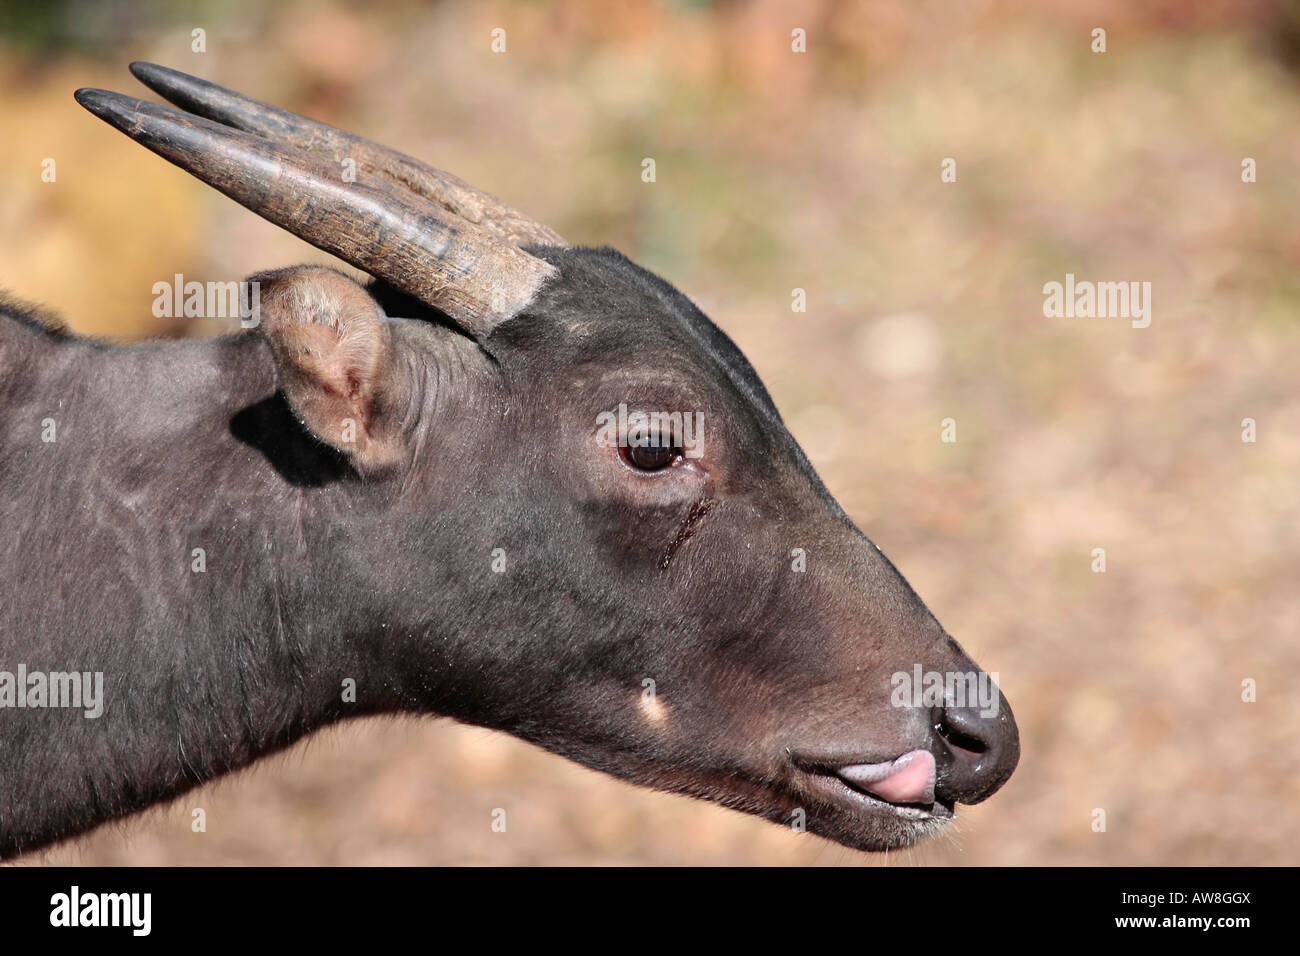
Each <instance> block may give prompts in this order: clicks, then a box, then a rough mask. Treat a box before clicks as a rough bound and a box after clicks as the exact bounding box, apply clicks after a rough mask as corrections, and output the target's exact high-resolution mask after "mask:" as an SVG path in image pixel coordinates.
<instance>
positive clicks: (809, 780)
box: [794, 750, 954, 825]
mask: <svg viewBox="0 0 1300 956" xmlns="http://www.w3.org/2000/svg"><path fill="white" fill-rule="evenodd" d="M794 767H795V770H796V772H797V773H798V775H799V777H801V778H802V780H801V782H802V783H803V784H804V785H805V786H806V787H807V789H808V790H809V791H810V792H812V793H815V794H817V795H818V796H820V797H821V798H822V799H824V800H826V801H827V802H829V803H831V804H832V805H833V806H834V807H835V808H837V809H840V810H843V811H847V812H850V813H853V814H867V815H870V816H874V817H882V816H883V817H886V818H890V817H892V818H894V819H896V820H899V821H909V822H915V823H917V824H931V825H933V824H942V823H945V822H947V821H948V820H950V819H952V818H953V816H954V808H953V804H951V803H949V802H947V801H945V800H941V799H939V798H938V797H936V796H935V790H934V785H935V777H936V766H935V760H934V756H933V755H932V754H931V753H930V752H929V751H928V750H911V751H908V752H907V753H905V754H902V755H900V756H898V757H895V758H893V759H892V760H884V761H880V762H876V763H854V762H851V761H844V762H840V761H827V760H814V761H810V760H804V759H800V758H798V757H796V758H794Z"/></svg>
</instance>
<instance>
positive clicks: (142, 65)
mask: <svg viewBox="0 0 1300 956" xmlns="http://www.w3.org/2000/svg"><path fill="white" fill-rule="evenodd" d="M127 69H129V70H130V71H131V75H132V76H134V77H135V78H136V79H137V80H139V81H140V82H141V83H143V84H144V85H145V86H147V87H149V89H151V90H153V89H156V88H157V86H159V85H164V84H167V83H170V82H175V81H176V80H192V79H194V77H192V76H190V75H189V74H188V73H182V72H181V71H180V70H173V69H172V68H171V67H169V66H160V65H159V64H157V63H147V62H145V61H144V60H135V61H134V62H132V63H131V64H130V65H129V66H128V67H127Z"/></svg>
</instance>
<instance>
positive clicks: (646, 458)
mask: <svg viewBox="0 0 1300 956" xmlns="http://www.w3.org/2000/svg"><path fill="white" fill-rule="evenodd" d="M618 453H619V454H620V455H622V456H623V460H624V461H625V462H627V463H628V464H629V465H631V466H632V467H633V468H636V469H637V470H638V471H663V470H664V469H665V468H667V467H669V466H670V465H675V464H676V463H677V462H679V461H681V460H682V450H681V448H679V447H677V446H676V445H641V446H636V445H624V446H623V447H621V448H619V450H618Z"/></svg>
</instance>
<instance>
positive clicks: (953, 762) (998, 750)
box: [933, 691, 1020, 803]
mask: <svg viewBox="0 0 1300 956" xmlns="http://www.w3.org/2000/svg"><path fill="white" fill-rule="evenodd" d="M992 710H993V708H989V709H987V710H981V708H979V707H943V708H939V709H938V710H936V711H934V715H933V716H934V730H935V734H936V736H937V740H936V746H935V748H934V756H935V762H936V764H937V768H936V769H937V774H936V777H937V779H936V780H935V788H934V792H935V796H936V797H937V798H938V799H940V800H942V801H943V802H945V803H979V802H980V801H981V800H985V799H987V798H988V797H990V796H992V795H993V793H994V792H996V791H997V789H998V788H999V787H1001V786H1002V785H1003V784H1004V783H1006V782H1007V779H1008V778H1009V777H1010V776H1011V772H1012V771H1013V770H1015V769H1016V763H1017V762H1018V761H1019V760H1020V731H1019V730H1017V729H1016V718H1015V717H1013V716H1012V714H1011V708H1010V707H1009V706H1008V705H1007V699H1006V698H1005V697H1003V696H1002V693H1001V692H1000V691H999V692H998V700H997V705H996V713H990V711H992Z"/></svg>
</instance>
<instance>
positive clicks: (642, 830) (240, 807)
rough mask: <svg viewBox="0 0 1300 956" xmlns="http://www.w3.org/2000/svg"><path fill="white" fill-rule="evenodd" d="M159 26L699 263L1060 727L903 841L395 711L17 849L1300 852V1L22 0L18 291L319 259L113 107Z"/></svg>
mask: <svg viewBox="0 0 1300 956" xmlns="http://www.w3.org/2000/svg"><path fill="white" fill-rule="evenodd" d="M1097 27H1101V28H1104V29H1105V30H1106V52H1105V53H1094V52H1092V46H1093V37H1092V31H1093V29H1094V28H1097ZM496 28H502V29H504V30H505V40H506V51H505V52H504V53H494V52H493V51H492V49H491V41H492V31H493V30H494V29H496ZM196 29H200V30H203V31H204V33H203V41H204V47H205V49H204V52H195V51H194V49H193V45H194V43H195V39H194V36H195V35H194V32H193V31H195V30H196ZM794 29H802V30H804V31H806V37H807V40H806V45H807V52H805V53H795V52H793V51H792V49H791V43H792V40H791V32H792V30H794ZM132 59H144V60H151V61H155V62H158V63H162V64H165V65H168V66H173V67H176V68H178V69H181V70H184V71H186V72H190V73H194V74H197V75H199V76H202V77H205V78H208V79H212V80H215V81H216V82H218V83H222V84H224V85H227V86H231V87H234V88H236V89H238V90H241V91H243V92H246V93H249V94H251V95H253V96H256V97H257V98H259V99H265V100H269V101H271V102H273V103H276V104H278V105H281V106H285V107H288V108H290V109H293V110H295V111H298V112H301V113H305V114H307V115H309V116H312V117H314V118H317V119H322V120H325V121H327V122H329V123H332V124H334V125H337V126H342V127H345V128H347V129H350V130H353V131H355V132H358V133H361V134H363V135H365V136H367V137H370V138H373V139H376V140H379V141H381V142H384V143H386V144H389V145H392V146H395V147H397V148H400V149H402V150H404V151H406V152H409V153H411V154H413V155H415V156H418V157H421V158H423V159H425V160H427V161H429V162H431V163H433V164H434V165H437V166H441V167H443V168H446V169H449V170H451V171H453V172H456V173H457V174H459V175H460V176H462V177H464V178H466V179H468V180H470V181H471V182H473V183H474V184H475V185H477V186H480V187H482V188H484V189H487V190H490V191H492V192H495V193H498V194H499V195H501V196H502V197H503V198H505V199H506V200H507V201H508V202H510V203H512V204H514V205H517V206H519V207H521V208H522V209H525V210H526V211H528V212H529V213H531V214H533V215H534V216H536V217H537V218H539V219H542V220H544V221H547V222H549V223H550V224H551V225H553V226H555V227H556V228H557V229H558V230H559V231H560V232H561V233H562V234H563V235H565V236H566V237H568V238H569V239H570V240H571V241H575V242H580V243H584V244H593V245H599V244H609V245H613V246H615V247H617V248H619V249H621V250H622V251H623V252H625V253H627V254H628V255H629V256H631V257H632V258H634V259H636V260H637V261H639V262H640V263H641V264H642V265H644V266H646V267H648V268H650V269H652V270H654V271H656V272H658V273H660V274H662V275H663V276H664V277H666V278H667V279H668V280H669V281H671V282H673V283H674V284H675V285H677V286H678V287H679V288H681V289H682V290H683V291H684V292H686V293H687V294H688V295H690V296H691V297H692V298H694V299H695V300H696V301H697V302H699V303H700V304H701V306H702V307H703V308H704V309H705V310H706V311H707V312H709V313H710V315H711V316H712V317H713V318H714V320H715V321H717V322H718V324H719V325H720V326H721V327H722V328H723V329H725V330H726V331H727V332H728V333H729V334H730V335H731V336H732V337H733V338H734V339H735V340H736V341H737V343H738V344H739V345H740V347H741V348H742V349H743V350H744V351H745V352H746V354H747V355H748V356H749V358H750V359H751V360H752V361H753V363H754V365H755V366H756V368H757V369H758V371H759V373H760V375H762V377H763V378H764V379H765V381H766V382H767V384H768V386H769V388H770V390H771V392H772V394H773V397H774V399H775V401H776V403H777V405H778V407H779V408H780V409H781V410H782V412H783V414H784V415H785V416H786V419H787V422H788V424H789V425H790V428H791V430H792V432H793V433H794V434H795V436H796V437H797V438H798V439H799V441H800V442H801V443H802V444H803V445H804V447H805V448H806V449H807V451H808V453H809V455H810V457H811V458H812V460H813V462H814V464H815V465H816V467H817V468H818V470H819V471H820V473H821V474H822V476H823V477H824V479H825V480H826V483H827V485H828V486H829V487H830V489H831V491H832V492H833V493H834V494H835V495H836V496H837V497H838V498H839V500H840V502H841V503H842V504H843V505H844V507H845V508H846V509H847V510H848V512H849V513H850V514H851V515H852V516H853V518H854V519H855V520H856V521H857V522H858V524H859V525H860V526H861V527H862V528H863V529H864V530H865V531H866V532H867V533H868V534H869V535H871V536H872V538H873V539H874V540H875V541H876V543H877V544H879V545H880V546H881V548H883V549H884V551H885V552H886V553H887V554H888V555H889V556H890V557H891V558H892V559H893V561H894V562H895V564H897V566H898V567H899V568H900V570H901V571H902V572H903V573H904V574H905V575H906V576H907V577H908V579H909V580H910V581H911V583H912V584H913V585H914V586H915V587H916V589H917V591H918V592H919V593H920V594H921V596H922V597H923V598H924V599H925V601H926V602H927V603H928V604H929V606H930V607H931V608H932V609H933V610H934V612H935V613H936V614H937V615H938V617H939V619H940V620H941V621H942V622H943V623H944V625H945V626H946V627H947V628H948V630H949V631H950V632H951V633H952V634H953V635H955V636H956V637H957V638H958V640H959V641H961V643H962V644H963V646H964V647H965V648H966V649H967V650H968V651H969V652H970V653H971V654H972V655H973V656H974V657H975V659H976V660H977V661H979V662H980V664H981V665H983V666H984V667H985V668H986V669H988V670H990V671H996V672H998V673H999V674H1000V675H1001V685H1002V687H1003V689H1004V690H1005V692H1006V693H1007V695H1008V698H1009V699H1010V700H1011V702H1012V704H1013V706H1014V708H1015V713H1016V717H1017V719H1018V721H1019V724H1020V728H1021V733H1022V740H1023V757H1022V760H1021V765H1020V769H1019V770H1018V772H1017V773H1016V775H1015V776H1014V777H1013V778H1012V780H1011V782H1010V783H1009V784H1008V785H1007V787H1006V788H1005V789H1004V790H1003V791H1002V792H1001V793H999V794H998V795H997V796H996V797H995V798H993V799H992V800H991V801H989V802H988V803H987V804H984V805H981V806H978V807H974V808H971V809H969V810H966V811H963V812H962V813H961V818H960V821H959V823H958V824H957V825H956V826H955V827H954V828H951V829H952V832H951V833H950V834H949V835H947V836H945V837H943V838H941V839H939V840H937V841H935V842H933V843H931V844H928V845H925V846H922V847H919V848H916V849H912V850H906V851H900V852H897V853H892V854H889V855H887V856H867V855H863V854H858V853H854V852H851V851H849V850H845V849H842V848H840V847H838V846H835V845H832V844H829V843H827V842H825V841H822V840H820V839H818V838H817V837H814V836H810V835H796V834H794V833H791V832H789V831H787V830H786V829H783V828H781V827H777V826H773V825H771V824H768V823H764V822H762V821H760V820H757V819H753V818H749V817H745V816H741V815H739V814H735V813H731V812H729V811H725V810H722V809H719V808H717V807H714V806H710V805H707V804H704V803H698V802H694V801H691V800H688V799H685V798H681V797H674V796H666V795H661V794H655V793H650V792H647V791H643V790H638V789H634V788H632V787H630V786H627V785H624V784H621V783H618V782H615V781H613V780H610V779H606V778H604V777H602V776H599V775H597V774H595V773H593V772H590V771H586V770H583V769H580V768H578V767H576V766H574V765H572V764H570V763H567V762H565V761H563V760H561V759H560V758H557V757H552V756H550V755H547V754H545V753H542V752H540V751H538V750H535V749H533V748H531V747H529V746H527V745H525V744H522V743H519V742H516V741H514V740H512V739H509V738H506V737H504V736H500V735H497V734H493V733H489V732H487V731H482V730H478V729H473V728H465V727H459V726H455V725H452V724H450V723H448V722H445V721H434V720H416V719H403V720H372V721H363V722H357V723H353V724H349V725H347V726H344V727H340V728H335V729H331V730H328V731H326V732H324V733H321V734H319V735H317V736H316V737H314V738H312V739H310V740H309V741H307V742H306V743H304V744H301V745H299V746H297V747H295V748H294V749H293V750H291V751H290V752H289V753H288V754H287V755H284V756H279V757H275V758H272V759H271V760H269V761H267V762H264V763H262V764H260V765H258V766H256V767H254V768H253V769H251V770H248V771H245V772H243V773H241V774H238V775H237V776H235V777H233V778H229V779H226V780H223V781H220V782H218V783H216V784H214V785H210V786H208V787H205V788H203V789H202V790H199V791H197V792H195V793H193V794H190V795H188V796H186V797H184V798H182V799H181V800H180V801H178V802H177V803H176V804H174V805H172V806H171V807H169V808H166V809H163V810H157V811H153V812H151V813H148V814H146V815H144V816H143V817H139V818H136V819H133V820H131V821H129V822H127V823H124V824H121V825H117V826H112V827H109V828H106V829H103V830H101V831H99V832H97V833H95V834H93V835H91V836H89V837H88V838H85V839H82V840H79V841H76V842H74V843H72V844H70V845H66V846H62V847H58V848H56V849H54V850H51V851H48V852H46V853H43V854H39V855H36V856H32V857H28V858H26V859H25V860H24V861H23V862H24V863H40V862H52V863H84V864H98V863H104V864H124V863H131V864H135V863H139V864H189V863H204V864H233V863H299V864H330V863H358V864H388V863H402V864H421V863H436V864H478V863H486V864H538V863H555V864H578V863H583V864H585V863H598V864H636V863H655V864H720V863H742V864H759V863H768V864H857V865H898V864H909V863H916V864H945V865H960V864H1098V865H1101V864H1106V865H1110V864H1212V863H1219V864H1264V863H1269V864H1288V863H1289V864H1294V863H1297V862H1300V812H1298V811H1297V807H1298V806H1300V745H1298V744H1297V741H1298V740H1300V717H1298V715H1300V700H1298V697H1297V690H1296V687H1297V683H1298V682H1300V600H1297V585H1298V583H1300V582H1298V579H1300V494H1298V493H1297V492H1298V487H1297V475H1300V389H1297V372H1298V371H1300V196H1298V195H1297V176H1296V171H1297V164H1298V163H1300V122H1297V117H1300V72H1298V71H1300V4H1297V3H1284V2H1276V0H1259V2H1247V3H1228V2H1207V3H1198V4H1188V3H1185V2H1183V0H1162V2H1151V3H1144V4H1132V3H1128V2H1122V0H1108V2H1099V3H1090V4H1085V3H1072V2H1066V0H1054V2H1052V0H1049V2H1046V3H1042V4H1039V5H1037V8H1036V10H1035V11H1033V12H1030V11H1026V10H1024V9H1023V7H1022V5H1021V4H1018V3H1014V2H1011V0H1005V2H1003V0H997V2H987V0H986V2H980V0H973V2H972V0H967V2H955V0H954V2H951V3H933V2H916V0H889V2H880V3H840V2H833V0H807V2H787V0H769V2H755V3H724V2H716V3H709V2H680V0H679V2H659V3H651V2H626V3H619V4H608V3H600V2H596V0H574V2H565V3H558V4H541V3H523V2H515V3H511V2H481V3H414V2H411V3H388V4H378V3H364V4H363V3H345V2H333V3H290V4H285V5H279V4H277V5H266V4H261V3H256V2H251V0H250V2H216V0H209V2H196V0H190V2H184V0H183V2H172V3H167V4H162V3H159V4H157V5H150V4H145V3H123V2H96V3H90V2H74V0H3V2H0V130H3V139H4V143H5V146H4V148H3V149H2V150H0V182H3V190H0V226H2V228H0V288H5V289H7V290H9V291H10V292H12V293H14V294H16V295H18V296H20V297H23V298H25V299H28V300H34V301H37V302H40V303H43V304H44V305H46V306H48V307H50V308H51V309H53V310H56V311H57V312H58V313H59V314H61V316H62V317H63V318H64V320H66V321H67V323H69V324H70V325H71V326H72V327H73V328H74V329H76V330H78V331H80V332H84V333H90V334H95V335H102V336H111V337H113V338H119V339H132V338H137V337H142V336H148V335H189V334H208V333H209V332H210V330H205V329H201V328H187V327H184V326H178V325H176V324H175V323H174V322H173V320H162V319H155V318H153V316H152V314H151V304H152V301H153V294H152V291H151V290H152V286H153V284H154V283H155V282H157V281H160V280H170V278H171V276H172V275H173V274H174V273H178V272H179V273H183V274H184V275H185V277H186V279H197V280H199V281H206V280H208V279H216V280H226V279H231V278H239V277H241V276H243V275H245V274H248V273H251V272H254V271H258V270H261V269H267V268H272V267H276V266H282V265H289V264H293V263H297V262H303V261H327V260H328V257H326V256H325V255H324V254H322V253H319V252H317V251H316V250H314V249H312V248H311V247H309V246H307V245H305V244H304V243H302V242H300V241H298V240H296V239H294V238H292V237H290V236H288V235H287V234H285V233H283V232H281V231H279V230H278V229H276V228H275V227H273V226H271V225H269V224H268V223H265V222H263V221H262V220H260V219H258V218H257V217H255V216H254V215H252V214H251V213H248V212H246V211H245V210H243V209H242V208H240V207H238V206H237V205H235V204H234V203H232V202H230V201H228V200H226V199H225V198H223V197H221V196H220V195H218V194H216V193H215V192H212V191H211V190H209V189H207V188H206V187H204V186H202V185H201V184H199V183H198V182H196V181H194V180H192V179H190V178H189V177H188V176H186V175H185V174H183V173H181V172H180V171H178V170H176V169H174V168H173V167H171V166H169V165H167V164H166V163H164V162H163V161H162V160H160V159H158V158H156V157H154V156H152V155H151V154H149V153H147V152H146V151H145V150H143V149H141V148H140V147H138V146H136V145H134V144H132V143H131V142H130V141H128V140H127V139H126V138H125V137H123V136H121V135H120V134H119V133H117V132H115V131H114V130H112V129H110V128H109V127H107V126H105V125H104V124H103V123H101V122H99V121H98V120H96V119H94V118H93V117H91V116H89V115H88V114H87V113H85V112H84V111H83V110H81V109H80V108H79V107H78V106H76V104H75V103H74V102H73V99H72V91H73V90H74V89H76V88H77V87H80V86H103V87H107V88H111V89H117V90H122V91H124V92H129V93H131V94H133V95H139V96H145V97H151V95H150V94H148V93H147V91H145V90H144V89H143V87H141V86H140V85H139V84H137V83H136V82H135V81H134V80H133V79H132V77H131V76H130V75H129V73H128V72H127V70H126V65H127V63H128V62H129V61H130V60H132ZM646 157H650V158H653V159H655V161H656V166H657V169H656V173H657V176H656V182H654V183H652V184H648V183H645V182H643V181H642V179H641V170H642V165H641V164H642V160H643V159H644V158H646ZM949 157H951V158H953V159H955V160H956V173H957V180H956V182H942V181H941V179H940V172H941V163H942V161H943V160H944V159H945V158H949ZM1247 157H1249V158H1252V159H1254V160H1255V163H1256V169H1257V181H1256V182H1253V183H1244V182H1243V181H1242V162H1243V160H1244V159H1246V158H1247ZM47 158H53V159H54V160H55V161H56V167H55V168H56V170H57V174H56V180H55V182H45V181H43V180H42V175H41V174H42V170H43V168H44V167H43V165H42V164H43V161H44V160H45V159H47ZM1067 272H1071V273H1074V274H1075V275H1076V276H1078V277H1079V278H1080V279H1093V280H1106V281H1129V280H1133V281H1149V282H1151V283H1152V287H1153V292H1152V303H1151V305H1152V312H1151V314H1152V321H1151V325H1150V327H1149V328H1146V329H1133V328H1131V327H1130V324H1129V322H1128V321H1127V320H1125V319H1081V318H1059V319H1048V318H1044V316H1043V312H1042V307H1043V291H1042V287H1043V284H1044V283H1046V282H1050V281H1058V282H1060V281H1063V279H1064V276H1065V274H1066V273H1067ZM796 288H800V289H804V290H805V292H806V295H807V311H806V312H805V313H796V312H792V310H791V301H792V290H793V289H796ZM945 418H952V419H954V420H955V421H956V423H957V438H958V440H957V442H955V443H943V442H941V441H940V422H941V420H943V419H945ZM1245 418H1252V419H1254V420H1255V422H1256V423H1257V439H1258V440H1257V441H1256V442H1254V443H1245V442H1243V441H1242V420H1243V419H1245ZM1094 548H1104V549H1105V551H1106V560H1107V570H1106V572H1105V573H1095V572H1094V571H1093V570H1092V566H1093V561H1094V559H1093V549H1094ZM1248 678H1249V679H1253V680H1254V681H1255V682H1256V683H1257V688H1258V689H1257V695H1258V699H1257V700H1256V701H1255V702H1253V703H1246V702H1243V700H1242V682H1243V680H1245V679H1248ZM194 807H202V808H204V809H205V810H206V812H207V827H208V828H207V832H206V833H201V834H195V833H192V832H191V831H190V820H191V817H190V811H191V809H192V808H194ZM497 807H502V808H505V809H506V810H507V812H508V815H509V830H508V832H506V833H494V832H492V830H491V828H490V822H491V813H492V810H493V808H497ZM1098 808H1100V809H1103V810H1105V811H1106V814H1107V821H1106V824H1107V825H1106V831H1105V832H1100V833H1099V832H1094V830H1093V820H1094V810H1095V809H1098Z"/></svg>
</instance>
